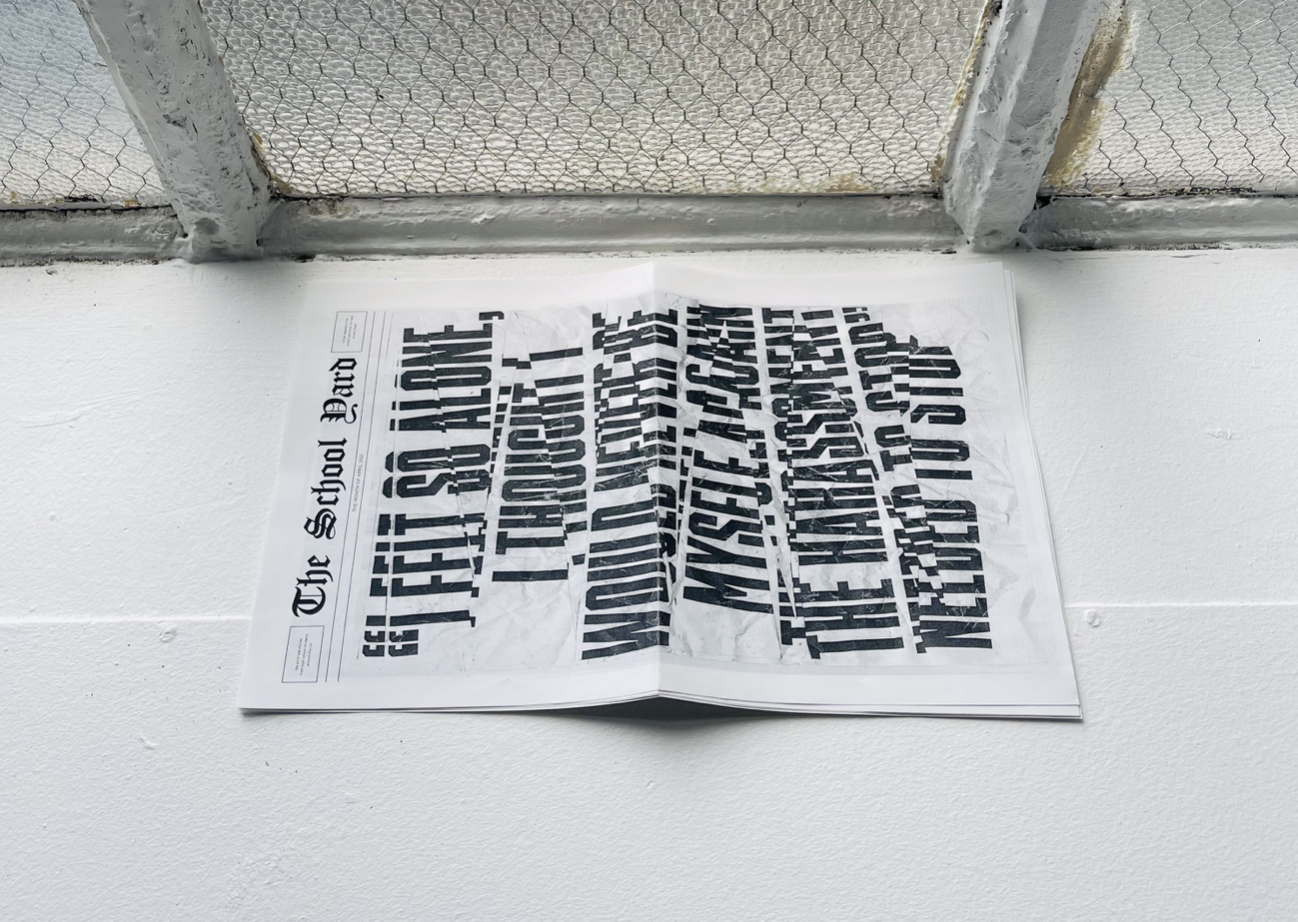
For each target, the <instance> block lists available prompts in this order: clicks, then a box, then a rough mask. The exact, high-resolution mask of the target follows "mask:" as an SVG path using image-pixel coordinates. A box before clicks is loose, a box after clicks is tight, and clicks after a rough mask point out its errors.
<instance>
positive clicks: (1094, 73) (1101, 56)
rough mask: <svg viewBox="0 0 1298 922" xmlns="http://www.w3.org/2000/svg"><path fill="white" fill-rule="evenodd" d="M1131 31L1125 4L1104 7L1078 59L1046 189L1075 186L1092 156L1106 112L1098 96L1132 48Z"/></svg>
mask: <svg viewBox="0 0 1298 922" xmlns="http://www.w3.org/2000/svg"><path fill="white" fill-rule="evenodd" d="M1131 31H1132V30H1131V11H1130V10H1129V9H1128V7H1127V0H1117V2H1115V3H1111V4H1106V5H1105V9H1104V13H1103V15H1102V16H1101V18H1100V24H1099V25H1098V26H1096V28H1095V34H1094V35H1093V36H1092V37H1091V44H1090V47H1088V48H1087V49H1086V55H1085V56H1084V57H1083V58H1082V69H1081V70H1080V71H1079V72H1078V74H1077V81H1076V82H1075V83H1074V84H1073V91H1072V93H1071V94H1069V97H1068V115H1067V116H1066V117H1065V118H1064V123H1063V124H1062V125H1060V126H1059V137H1058V138H1057V139H1056V140H1055V150H1054V153H1053V154H1052V155H1051V157H1050V163H1049V165H1047V166H1046V184H1047V185H1048V186H1050V188H1052V189H1065V188H1067V187H1068V186H1070V185H1072V184H1073V183H1074V182H1076V181H1077V179H1078V178H1080V177H1081V175H1082V173H1083V172H1084V171H1085V170H1086V164H1087V163H1089V162H1090V159H1091V154H1093V153H1095V148H1096V146H1097V145H1098V144H1099V142H1100V127H1101V126H1102V125H1103V124H1104V116H1105V114H1106V112H1107V107H1106V106H1105V105H1104V103H1103V102H1102V101H1101V100H1100V93H1101V92H1102V91H1103V90H1104V87H1105V85H1106V84H1108V82H1109V78H1110V77H1112V76H1113V75H1114V74H1115V73H1117V72H1118V71H1119V70H1120V69H1121V68H1122V66H1123V65H1124V64H1125V63H1126V61H1127V59H1128V57H1129V52H1130V50H1131V45H1132V41H1131V39H1132V35H1131Z"/></svg>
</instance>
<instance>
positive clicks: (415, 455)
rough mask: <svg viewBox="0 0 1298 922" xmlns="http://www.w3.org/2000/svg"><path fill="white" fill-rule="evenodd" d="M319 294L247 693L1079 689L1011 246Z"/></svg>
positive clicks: (925, 697)
mask: <svg viewBox="0 0 1298 922" xmlns="http://www.w3.org/2000/svg"><path fill="white" fill-rule="evenodd" d="M307 302H308V303H307V318H306V324H305V329H304V335H303V342H302V347H301V353H300V355H299V360H298V368H297V373H296V379H295V390H294V394H293V400H292V404H291V407H290V415H289V423H288V431H287V435H286V440H285V448H284V459H283V464H282V468H281V474H280V480H279V485H278V489H277V493H276V504H275V509H274V512H273V517H272V523H271V533H270V537H269V541H268V545H267V553H266V559H265V569H264V572H263V577H262V583H261V589H260V593H259V596H258V602H257V610H256V614H255V617H254V620H253V625H252V634H251V638H250V641H249V651H248V656H247V661H246V665H245V672H244V680H243V686H242V689H241V692H240V696H239V704H240V705H241V706H242V707H245V708H252V709H286V710H297V709H351V708H427V709H471V710H472V709H482V710H485V709H511V708H540V707H564V706H576V705H588V704H597V703H601V702H612V701H622V700H630V699H635V698H643V697H651V696H654V695H666V696H670V697H676V698H681V699H687V700H694V701H703V702H710V703H719V704H729V705H738V706H745V707H758V708H766V709H774V710H790V711H818V712H826V713H933V714H986V715H1004V716H1041V717H1077V716H1079V709H1078V699H1077V691H1076V684H1075V681H1074V679H1073V673H1072V665H1071V661H1070V658H1069V652H1068V645H1067V640H1066V636H1065V633H1064V624H1063V617H1062V610H1061V604H1060V596H1059V589H1058V583H1057V580H1056V576H1055V570H1054V562H1053V555H1052V550H1051V543H1050V534H1049V525H1048V522H1047V518H1046V510H1045V503H1044V499H1043V494H1042V487H1041V480H1040V474H1039V472H1038V470H1037V466H1036V460H1035V455H1034V453H1033V449H1032V445H1031V439H1030V436H1029V433H1028V428H1027V413H1026V402H1025V396H1024V390H1023V373H1022V364H1021V359H1020V349H1019V343H1018V332H1017V325H1016V320H1015V310H1014V300H1013V292H1012V287H1011V285H1010V281H1009V278H1008V275H1007V274H1006V273H1005V272H1004V271H1003V270H1002V269H1001V267H1000V266H999V265H995V264H991V265H976V266H968V267H961V268H952V269H946V270H940V271H936V272H928V273H925V274H923V275H917V274H904V273H902V274H898V273H891V274H850V275H824V276H816V277H788V276H784V277H780V276H763V277H755V276H751V275H749V276H741V275H726V274H720V273H712V272H702V271H699V270H695V269H689V268H685V267H682V266H679V265H673V264H671V263H663V262H660V263H655V264H647V265H643V266H640V267H637V268H635V269H631V270H624V271H621V272H614V273H606V274H601V275H590V276H578V277H573V278H563V279H546V280H522V281H520V280H498V281H451V282H448V281H417V282H416V281H410V282H401V281H391V282H372V281H371V282H364V283H360V282H347V283H318V284H316V285H313V286H312V287H311V288H310V289H309V291H308V295H307Z"/></svg>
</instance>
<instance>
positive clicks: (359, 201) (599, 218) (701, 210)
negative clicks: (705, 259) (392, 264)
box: [261, 195, 958, 256]
mask: <svg viewBox="0 0 1298 922" xmlns="http://www.w3.org/2000/svg"><path fill="white" fill-rule="evenodd" d="M957 234H958V228H957V227H956V225H955V223H954V222H953V221H952V220H951V219H950V218H949V217H948V216H947V215H946V214H945V212H944V211H943V208H942V203H941V202H940V201H939V200H938V199H936V198H934V197H930V196H915V195H908V196H887V195H807V196H795V195H699V196H693V195H536V196H496V195H441V196H425V197H412V198H346V199H296V200H294V199H284V200H281V201H280V202H279V203H278V204H277V205H276V208H275V212H274V214H273V215H272V216H271V219H270V221H269V222H267V225H266V227H265V229H264V230H263V234H262V241H261V243H262V248H263V250H264V252H265V253H266V254H268V255H275V256H302V255H334V256H366V255H389V254H400V255H441V254H477V253H547V252H549V253H563V252H606V253H607V252H670V251H687V250H725V249H769V248H778V249H817V248H819V249H835V248H851V249H914V250H947V249H951V248H952V247H953V246H954V245H955V242H956V238H957Z"/></svg>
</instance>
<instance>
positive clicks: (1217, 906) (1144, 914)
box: [0, 250, 1298, 922]
mask: <svg viewBox="0 0 1298 922" xmlns="http://www.w3.org/2000/svg"><path fill="white" fill-rule="evenodd" d="M956 258H958V257H939V256H922V255H908V256H842V255H839V256H808V255H800V256H788V257H773V256H771V255H770V254H757V255H749V256H745V255H729V256H725V257H721V258H718V259H717V260H716V262H717V263H719V264H722V265H729V266H742V265H749V266H760V267H762V268H763V269H772V268H778V269H781V270H788V271H795V270H808V269H828V270H832V269H835V268H845V267H847V266H852V267H859V266H863V265H874V264H878V265H897V264H910V265H935V264H938V263H941V262H943V261H944V260H949V259H956ZM614 262H615V261H614V260H607V259H599V260H594V259H592V260H580V259H563V260H538V259H534V260H519V261H496V260H472V261H471V260H427V261H410V262H369V263H342V262H331V263H321V262H317V263H313V264H293V263H288V264H260V265H257V264H248V265H224V266H211V265H209V266H201V267H195V266H189V265H180V264H175V265H161V266H115V267H103V266H69V265H60V266H57V267H54V268H49V269H45V268H34V269H5V270H0V919H4V920H6V922H27V920H41V922H45V920H60V922H64V920H81V919H85V920H94V922H139V920H153V919H167V920H170V919H183V920H191V919H213V920H226V919H253V920H268V922H269V920H275V922H279V920H294V919H305V920H334V919H338V920H349V922H353V920H388V919H434V918H435V919H473V920H478V919H527V920H529V922H530V920H550V919H553V920H577V919H579V920H593V919H646V920H664V922H665V920H678V919H679V920H684V919H723V918H724V919H744V920H776V919H779V920H838V919H843V920H865V919H869V920H873V919H878V920H887V922H904V920H916V922H933V920H945V919H951V920H972V922H983V920H986V922H993V920H994V922H1008V920H1019V919H1023V920H1027V919H1050V920H1052V922H1060V920H1092V919H1101V918H1104V919H1124V920H1126V919H1130V920H1155V919H1158V920H1163V919H1177V920H1200V919H1202V920H1214V922H1216V920H1225V919H1229V920H1244V919H1248V920H1292V919H1295V918H1298V873H1296V871H1298V770H1296V769H1295V763H1296V762H1298V715H1296V714H1295V707H1298V695H1295V691H1298V640H1295V628H1294V623H1293V622H1292V621H1291V619H1298V566H1295V565H1294V563H1295V561H1294V547H1295V537H1296V536H1295V532H1296V531H1298V509H1296V508H1295V507H1296V506H1298V476H1295V475H1296V474H1298V413H1296V412H1295V394H1298V361H1295V355H1298V251H1274V250H1273V251H1252V252H1233V253H1232V252H1201V253H1178V254H1172V255H1169V254H1140V253H1109V254H1070V255H1048V254H1035V255H1023V256H1018V257H1015V258H1013V259H1012V260H1011V265H1012V268H1013V269H1014V271H1015V272H1016V276H1017V279H1018V286H1019V301H1020V313H1021V317H1022V321H1023V334H1024V349H1025V353H1026V362H1027V372H1028V378H1029V389H1030V393H1031V400H1032V412H1033V424H1034V427H1035V430H1036V437H1037V445H1038V448H1039V451H1040V454H1041V457H1042V461H1043V467H1044V471H1045V478H1046V486H1047V490H1048V495H1049V501H1050V506H1051V512H1052V519H1053V523H1054V528H1055V535H1056V542H1057V553H1058V559H1059V566H1060V570H1061V576H1062V580H1063V587H1064V596H1065V601H1066V603H1067V605H1068V621H1069V628H1070V632H1071V636H1072V639H1073V649H1074V655H1075V658H1076V662H1077V669H1078V675H1079V677H1080V681H1081V689H1082V699H1083V702H1084V708H1085V711H1086V720H1085V722H1084V723H1080V724H1074V723H1030V722H1012V721H990V720H942V719H854V718H803V717H767V716H750V717H738V718H728V719H712V720H705V721H664V720H657V721H652V720H650V721H646V720H627V719H612V718H607V717H598V716H589V715H581V716H576V715H556V714H540V715H427V714H337V715H319V714H318V715H273V716H258V717H246V716H242V715H241V714H240V713H239V712H238V711H237V710H236V709H235V707H234V689H235V684H236V680H237V676H238V673H239V669H240V664H241V659H242V653H243V641H244V633H245V631H246V629H247V624H248V622H247V618H248V614H249V611H250V608H251V604H252V599H253V591H254V586H255V583H256V579H257V570H258V559H259V556H260V553H261V545H262V541H263V538H264V534H265V526H266V512H267V509H268V505H269V500H270V494H271V489H272V485H273V481H274V472H275V465H276V462H277V458H278V451H279V438H280V427H281V425H282V421H283V414H284V401H285V393H286V390H287V386H288V379H289V373H290V368H289V356H290V350H291V346H292V342H293V337H294V321H295V318H296V316H297V313H298V306H299V300H300V296H301V292H302V286H303V283H304V282H305V281H306V280H308V279H312V278H340V277H355V276H370V277H375V276H394V275H415V276H418V275H432V274H436V275H464V274H473V275H479V274H489V273H515V274H521V273H546V274H553V273H556V272H583V271H592V270H595V269H597V268H602V267H605V266H608V265H611V264H613V263H614Z"/></svg>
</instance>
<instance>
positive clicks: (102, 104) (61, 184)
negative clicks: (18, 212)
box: [0, 0, 165, 206]
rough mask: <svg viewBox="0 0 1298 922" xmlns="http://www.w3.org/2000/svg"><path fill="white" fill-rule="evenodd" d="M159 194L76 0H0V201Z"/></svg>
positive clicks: (149, 198) (135, 198) (144, 201)
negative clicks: (74, 0)
mask: <svg viewBox="0 0 1298 922" xmlns="http://www.w3.org/2000/svg"><path fill="white" fill-rule="evenodd" d="M78 201H88V202H104V203H108V204H128V205H134V204H139V205H151V204H159V203H161V202H163V201H165V195H164V193H163V190H162V186H161V184H160V183H159V181H158V175H157V171H156V169H155V167H154V165H153V159H152V158H151V157H150V156H149V154H148V152H147V151H146V150H145V148H144V143H143V142H142V141H141V140H140V135H139V133H138V132H137V131H136V129H135V123H134V122H132V121H131V117H130V115H128V114H127V112H126V107H125V106H124V105H123V104H122V97H121V95H120V94H119V93H118V92H117V87H116V86H115V85H114V84H113V80H112V77H110V76H109V73H108V69H107V67H105V65H104V62H103V60H102V59H101V58H100V57H99V52H98V51H97V50H96V49H95V45H94V42H93V41H92V40H91V38H90V32H89V30H88V29H87V28H86V24H85V22H84V21H83V20H82V19H81V15H80V13H78V12H77V7H76V4H75V3H74V2H73V0H0V206H3V205H19V206H21V205H48V204H59V203H71V202H78Z"/></svg>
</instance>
